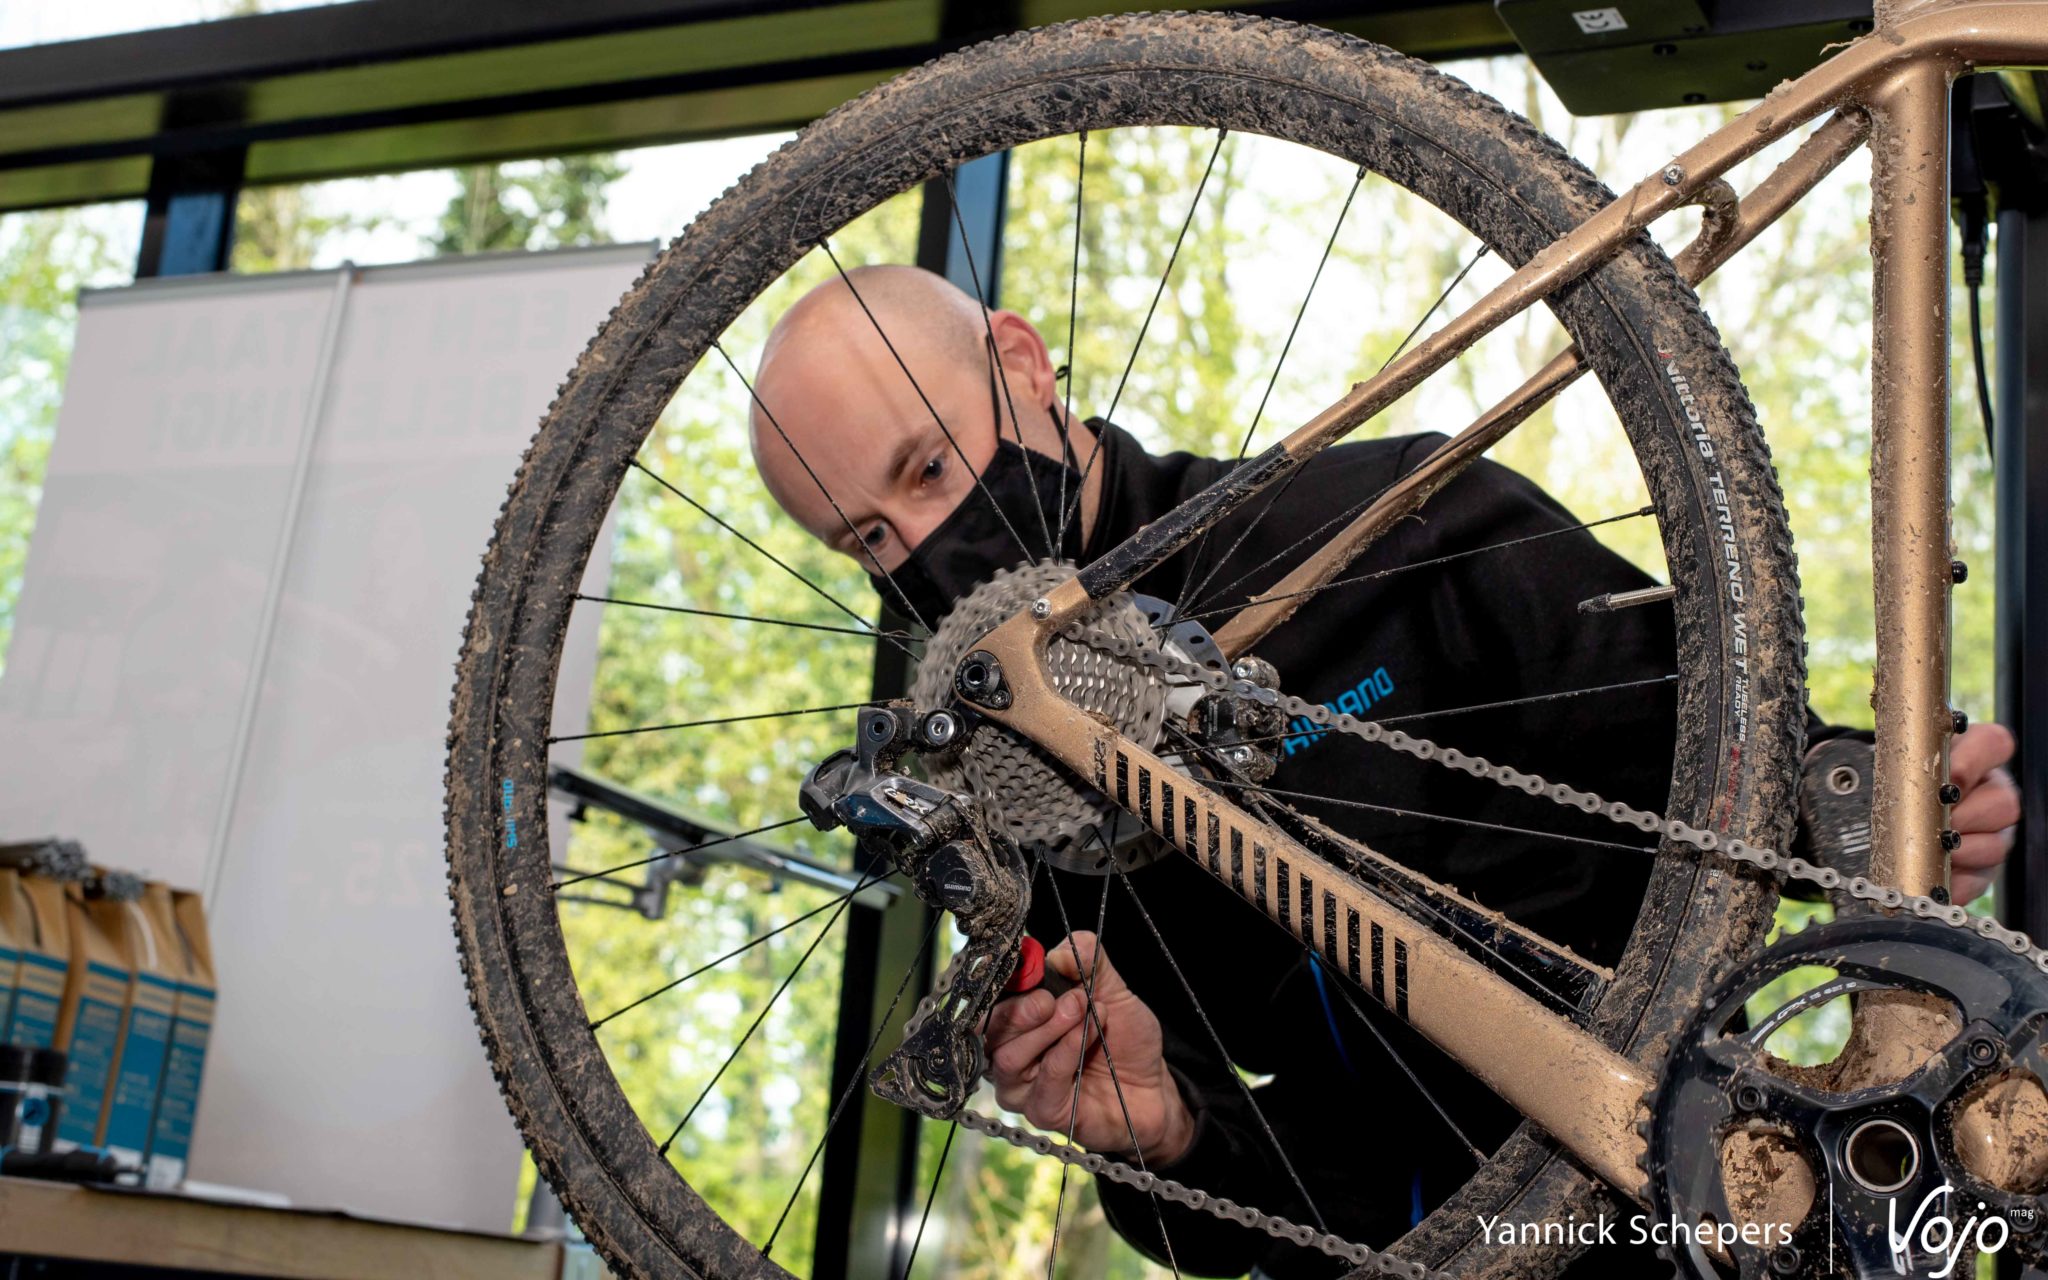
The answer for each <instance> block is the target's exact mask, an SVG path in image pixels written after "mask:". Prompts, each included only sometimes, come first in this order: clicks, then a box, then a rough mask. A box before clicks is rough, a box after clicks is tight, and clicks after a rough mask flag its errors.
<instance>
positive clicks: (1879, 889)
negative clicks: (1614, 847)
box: [1060, 625, 2048, 973]
mask: <svg viewBox="0 0 2048 1280" xmlns="http://www.w3.org/2000/svg"><path fill="white" fill-rule="evenodd" d="M1060 634H1061V635H1062V636H1064V637H1066V638H1067V639H1069V640H1075V641H1078V642H1080V643H1082V644H1086V645H1089V646H1091V647H1094V648H1097V649H1100V650H1102V651H1103V652H1105V653H1108V654H1109V655H1110V656H1112V657H1115V658H1120V659H1123V660H1126V661H1133V660H1135V661H1136V662H1138V663H1139V664H1140V665H1142V666H1147V667H1152V668H1155V669H1157V670H1159V671H1162V672H1164V673H1166V674H1167V675H1171V676H1176V677H1179V678H1181V679H1185V680H1191V681H1194V682H1196V683H1198V684H1202V685H1206V686H1208V687H1209V688H1211V689H1213V690H1215V691H1216V692H1218V693H1222V694H1226V695H1228V696H1231V697H1237V698H1243V699H1246V700H1249V701H1252V702H1258V703H1261V704H1263V705H1265V706H1269V707H1277V708H1279V709H1280V710H1282V711H1284V712H1286V713H1287V714H1288V715H1289V716H1293V717H1298V718H1305V719H1307V720H1308V721H1309V722H1310V723H1311V724H1313V725H1315V726H1316V727H1317V728H1318V729H1323V730H1327V731H1329V732H1334V733H1342V734H1346V735H1348V736H1350V737H1354V738H1359V739H1362V740H1363V741H1366V742H1372V743H1378V744H1379V745H1381V746H1385V747H1388V748H1391V749H1392V750H1395V751H1399V752H1401V753H1402V754H1404V755H1410V756H1414V757H1415V758H1416V759H1418V760H1426V761H1429V762H1430V763H1433V764H1436V765H1439V766H1441V767H1443V768H1446V769H1451V770H1454V771H1456V772H1458V773H1466V774H1470V775H1471V776H1473V777H1475V778H1484V779H1486V780H1487V781H1489V782H1493V783H1497V784H1499V785H1500V786H1503V787H1507V788H1509V789H1510V790H1515V791H1521V792H1525V793H1527V794H1528V795H1532V796H1539V797H1542V798H1544V799H1547V800H1549V801H1551V802H1552V803H1554V804H1558V805H1562V806H1563V807H1565V808H1567V809H1577V810H1579V811H1580V812H1582V813H1590V814H1597V815H1599V816H1600V817H1603V818H1606V819H1607V820H1608V821H1610V822H1614V823H1617V824H1619V825H1621V826H1625V827H1634V828H1636V829H1637V830H1639V831H1643V832H1648V833H1653V834H1658V835H1662V836H1665V837H1667V838H1669V839H1672V840H1676V841H1678V842H1679V843H1681V844H1686V845H1690V846H1692V847H1693V848H1695V849H1698V850H1700V851H1701V852H1703V853H1718V854H1721V855H1723V856H1725V857H1727V858H1729V859H1731V860H1733V861H1736V862H1740V863H1743V864H1744V865H1747V866H1752V867H1756V868H1757V869H1759V870H1761V871H1766V872H1769V873H1770V874H1772V875H1773V876H1775V877H1777V878H1778V879H1780V880H1798V881H1802V882H1804V883H1807V884H1811V885H1815V886H1817V887H1818V888H1820V889H1821V890H1822V891H1823V892H1825V893H1826V894H1827V895H1828V896H1829V897H1831V898H1833V899H1836V900H1837V901H1844V900H1851V901H1856V902H1867V903H1871V904H1873V905H1875V906H1878V907H1882V908H1884V909H1885V910H1888V911H1908V912H1911V913H1912V914H1913V915H1915V916H1918V917H1919V918H1921V919H1923V920H1933V921H1937V922H1939V923H1941V924H1946V925H1949V926H1950V927H1952V928H1956V929H1961V930H1963V931H1965V932H1968V933H1975V934H1977V935H1978V936H1980V937H1983V938H1988V939H1990V940H1991V941H1992V942H1995V943H1997V944H1998V945H2000V946H2002V947H2005V948H2006V949H2007V950H2009V951H2011V952H2012V953H2013V954H2014V955H2019V956H2025V957H2026V958H2027V959H2028V960H2030V961H2031V962H2032V963H2033V964H2034V966H2035V967H2036V968H2038V969H2040V970H2041V971H2042V972H2043V973H2048V950H2044V949H2043V948H2041V947H2038V946H2036V945H2034V943H2033V941H2032V940H2031V939H2029V938H2028V937H2027V935H2026V934H2025V933H2023V932H2021V931H2020V930H2018V929H2008V928H2006V927H2005V926H2004V925H2002V924H2000V923H1998V921H1996V920H1993V919H1992V918H1991V917H1989V916H1973V915H1971V914H1970V913H1969V912H1967V911H1965V910H1963V908H1961V907H1959V906H1956V905H1955V904H1953V903H1948V902H1942V901H1940V900H1939V899H1936V898H1931V897H1927V896H1925V895H1922V894H1909V893H1905V892H1903V891H1901V890H1899V889H1897V888H1894V887H1892V886H1889V885H1881V884H1878V883H1876V882H1875V881H1873V880H1871V879H1870V878H1869V877H1868V876H1845V875H1843V874H1842V873H1841V872H1840V871H1838V870H1836V869H1835V868H1833V867H1824V866H1821V865H1819V864H1817V863H1814V862H1809V861H1808V860H1807V859H1805V858H1800V857H1795V856H1792V855H1788V854H1784V853H1780V852H1778V851H1777V850H1775V849H1771V848H1768V847H1765V846H1763V845H1754V844H1750V843H1748V842H1747V841H1744V840H1740V839H1723V838H1722V837H1721V835H1720V834H1719V833H1718V832H1714V831H1707V830H1703V829H1701V828H1699V827H1695V826H1692V825H1690V824H1688V823H1686V822H1684V821H1682V820H1680V819H1677V818H1667V817H1664V816H1662V815H1661V814H1657V813H1653V812H1651V811H1650V810H1647V809H1637V808H1633V807H1631V806H1629V805H1626V804H1623V803H1622V802H1621V801H1619V800H1611V801H1610V800H1605V799H1602V798H1601V797H1600V796H1599V795H1597V794H1595V793H1594V792H1591V791H1581V790H1579V789H1578V788H1576V787H1570V786H1566V785H1565V784H1564V783H1561V782H1551V781H1549V780H1548V779H1545V778H1543V777H1541V776H1539V775H1537V774H1533V773H1523V772H1521V771H1520V770H1518V769H1513V768H1510V767H1509V766H1507V765H1500V764H1494V763H1493V762H1492V761H1490V760H1487V759H1486V758H1485V757H1484V756H1473V755H1467V754H1465V753H1464V752H1462V751H1459V750H1457V749H1456V748H1455V747H1446V746H1441V745H1439V744H1437V743H1435V742H1432V741H1430V740H1429V739H1428V738H1419V737H1416V736H1415V735H1413V734H1409V733H1405V732H1403V731H1401V730H1399V729H1389V728H1387V727H1386V726H1385V725H1383V724H1380V723H1378V722H1377V721H1372V720H1361V719H1359V718H1358V717H1357V716H1354V715H1351V714H1350V713H1348V712H1333V711H1331V710H1330V708H1329V707H1327V706H1324V705H1323V704H1321V703H1317V702H1308V701H1305V700H1303V699H1301V698H1297V697H1293V696H1291V695H1289V694H1284V693H1281V692H1280V691H1279V690H1277V689H1268V688H1266V687H1265V686H1264V685H1260V684H1255V683H1253V682H1252V681H1250V680H1244V679H1239V678H1237V677H1236V676H1234V675H1232V674H1230V673H1227V672H1223V671H1214V670H1210V669H1209V668H1206V667H1202V666H1199V665H1197V664H1195V663H1192V662H1187V661H1184V660H1183V659H1180V658H1176V657H1174V656H1173V655H1172V654H1170V653H1167V652H1166V651H1165V650H1164V649H1162V648H1160V647H1159V646H1157V645H1156V644H1147V645H1133V644H1131V643H1130V642H1128V641H1125V640H1122V639H1119V638H1115V637H1108V636H1101V635H1096V634H1093V633H1091V632H1089V631H1087V630H1086V629H1085V628H1082V627H1079V626H1074V625H1069V626H1067V627H1065V628H1063V629H1062V630H1061V632H1060Z"/></svg>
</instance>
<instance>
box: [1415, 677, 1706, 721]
mask: <svg viewBox="0 0 2048 1280" xmlns="http://www.w3.org/2000/svg"><path fill="white" fill-rule="evenodd" d="M1677 683H1678V675H1677V673H1676V672H1674V673H1672V674H1671V675H1668V676H1652V677H1650V678H1649V679H1647V680H1622V681H1618V682H1616V683H1614V684H1596V685H1592V686H1589V687H1587V688H1584V689H1566V690H1563V691H1562V692H1559V693H1532V694H1530V695H1529V696H1528V697H1526V698H1502V699H1501V700H1500V701H1498V702H1475V703H1473V704H1472V705H1471V706H1469V707H1442V708H1439V709H1437V710H1435V711H1411V712H1409V713H1408V714H1407V715H1404V716H1387V717H1385V718H1384V719H1382V720H1381V721H1380V722H1379V723H1381V724H1406V723H1408V722H1409V721H1411V720H1431V719H1435V718H1436V717H1437V716H1462V715H1464V714H1465V713H1466V712H1468V711H1498V710H1500V709H1501V708H1503V707H1526V706H1528V705H1529V704H1530V703H1532V702H1560V701H1563V700H1564V699H1566V698H1583V697H1585V696H1586V695H1587V694H1592V693H1609V692H1612V691H1613V690H1616V689H1643V688H1648V687H1651V686H1654V685H1666V684H1677Z"/></svg>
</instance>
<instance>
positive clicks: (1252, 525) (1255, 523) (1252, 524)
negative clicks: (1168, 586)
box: [1188, 244, 1488, 585]
mask: <svg viewBox="0 0 2048 1280" xmlns="http://www.w3.org/2000/svg"><path fill="white" fill-rule="evenodd" d="M1487 253H1488V249H1487V247H1486V246H1485V245H1484V244H1482V245H1480V246H1479V249H1478V251H1477V252H1475V253H1474V254H1473V255H1472V256H1471V258H1470V259H1468V260H1467V261H1466V263H1465V265H1464V266H1463V267H1462V268H1460V269H1459V271H1458V274H1457V275H1455V276H1452V277H1451V282H1450V283H1449V284H1447V285H1445V286H1444V291H1443V292H1442V293H1440V294H1438V295H1437V299H1436V301H1435V302H1432V303H1430V304H1429V310H1427V311H1425V312H1423V313H1422V318H1421V319H1420V320H1417V321H1416V322H1415V324H1414V326H1413V327H1412V328H1410V329H1409V330H1408V333H1407V335H1406V336H1405V337H1403V338H1402V339H1401V341H1400V343H1399V344H1397V345H1396V346H1395V347H1394V349H1393V350H1392V351H1391V352H1389V353H1388V355H1387V358H1386V359H1385V360H1382V361H1381V362H1380V367H1379V370H1378V372H1380V373H1385V372H1386V371H1387V366H1388V365H1390V364H1392V363H1394V358H1395V357H1396V356H1398V355H1400V354H1401V353H1402V352H1403V351H1405V350H1407V348H1408V344H1409V343H1411V342H1413V341H1415V335H1416V334H1418V333H1421V332H1422V327H1423V326H1424V325H1426V324H1428V323H1429V321H1430V318H1431V317H1432V316H1434V315H1436V313H1437V311H1438V310H1439V309H1440V308H1442V306H1443V305H1444V303H1445V302H1446V301H1447V300H1449V298H1450V296H1451V292H1452V290H1454V289H1456V288H1457V287H1458V286H1459V285H1460V284H1461V283H1463V282H1464V279H1465V277H1466V276H1468V275H1470V274H1471V273H1472V268H1474V267H1476V266H1478V265H1479V260H1480V259H1481V258H1484V257H1485V256H1486V255H1487ZM1246 443H1247V444H1249V443H1250V437H1249V436H1247V437H1246ZM1240 456H1242V455H1240ZM1305 465H1306V464H1305V463H1300V464H1296V466H1295V467H1294V469H1293V470H1292V471H1290V472H1288V473H1287V478H1286V479H1285V480H1282V481H1281V482H1280V485H1279V487H1278V488H1276V489H1275V490H1274V491H1273V496H1272V497H1270V498H1268V499H1267V500H1266V505H1265V506H1263V507H1261V508H1259V514H1257V515H1255V516H1253V517H1252V518H1251V520H1250V521H1249V522H1248V523H1247V524H1246V525H1245V527H1244V528H1243V529H1242V530H1241V531H1239V533H1238V535H1237V538H1236V539H1235V540H1234V541H1233V542H1232V543H1231V544H1230V549H1229V550H1228V551H1225V552H1224V553H1223V555H1222V557H1221V558H1220V559H1218V560H1217V561H1216V564H1215V565H1214V567H1212V568H1211V569H1210V570H1209V577H1211V578H1213V577H1215V576H1216V574H1217V573H1218V572H1219V571H1221V570H1222V568H1223V566H1224V565H1226V564H1229V563H1230V558H1231V557H1232V556H1234V555H1236V554H1237V553H1238V550H1239V548H1241V547H1243V546H1244V543H1245V539H1247V538H1249V537H1251V536H1252V531H1253V530H1254V529H1257V528H1258V527H1259V526H1260V525H1261V524H1263V523H1264V522H1265V519H1266V517H1267V516H1269V515H1271V514H1273V510H1274V508H1276V507H1278V506H1279V505H1280V501H1281V499H1283V498H1285V497H1286V496H1287V491H1288V490H1289V489H1291V488H1293V487H1294V482H1295V480H1296V479H1297V478H1299V477H1300V475H1301V473H1302V469H1303V467H1304V466H1305ZM1188 570H1189V574H1190V576H1192V574H1193V572H1194V561H1193V560H1190V561H1189V562H1188ZM1239 580H1240V581H1241V580H1242V577H1241V576H1240V579H1239ZM1204 585H1206V580H1205V582H1204Z"/></svg>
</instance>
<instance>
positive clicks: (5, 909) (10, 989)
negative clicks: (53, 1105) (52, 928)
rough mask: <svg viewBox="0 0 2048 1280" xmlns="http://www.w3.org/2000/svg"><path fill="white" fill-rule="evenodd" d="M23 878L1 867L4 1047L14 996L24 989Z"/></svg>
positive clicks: (0, 1026)
mask: <svg viewBox="0 0 2048 1280" xmlns="http://www.w3.org/2000/svg"><path fill="white" fill-rule="evenodd" d="M19 882H20V876H19V875H18V874H17V873H16V872H15V870H14V868H13V867H0V984H5V985H4V986H0V1044H7V1043H10V1042H9V1040H8V1039H7V1029H8V1025H9V1024H10V1023H12V1022H13V1021H14V993H15V991H16V990H17V989H18V988H20V986H21V941H20V938H21V926H22V923H23V917H24V916H25V915H26V914H27V907H26V906H25V905H24V904H23V902H22V899H21V888H20V883H19Z"/></svg>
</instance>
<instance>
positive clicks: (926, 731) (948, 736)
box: [918, 711, 960, 747]
mask: <svg viewBox="0 0 2048 1280" xmlns="http://www.w3.org/2000/svg"><path fill="white" fill-rule="evenodd" d="M918 732H919V735H920V736H921V737H922V738H923V739H924V744H925V745H926V746H928V747H943V746H945V745H946V744H947V743H949V742H951V741H952V740H953V738H954V736H955V735H956V734H958V733H959V732H960V721H959V720H957V719H955V718H954V716H953V713H952V712H950V711H934V712H931V713H930V714H928V715H927V716H925V718H924V722H923V723H922V724H921V725H920V726H919V728H918Z"/></svg>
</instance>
